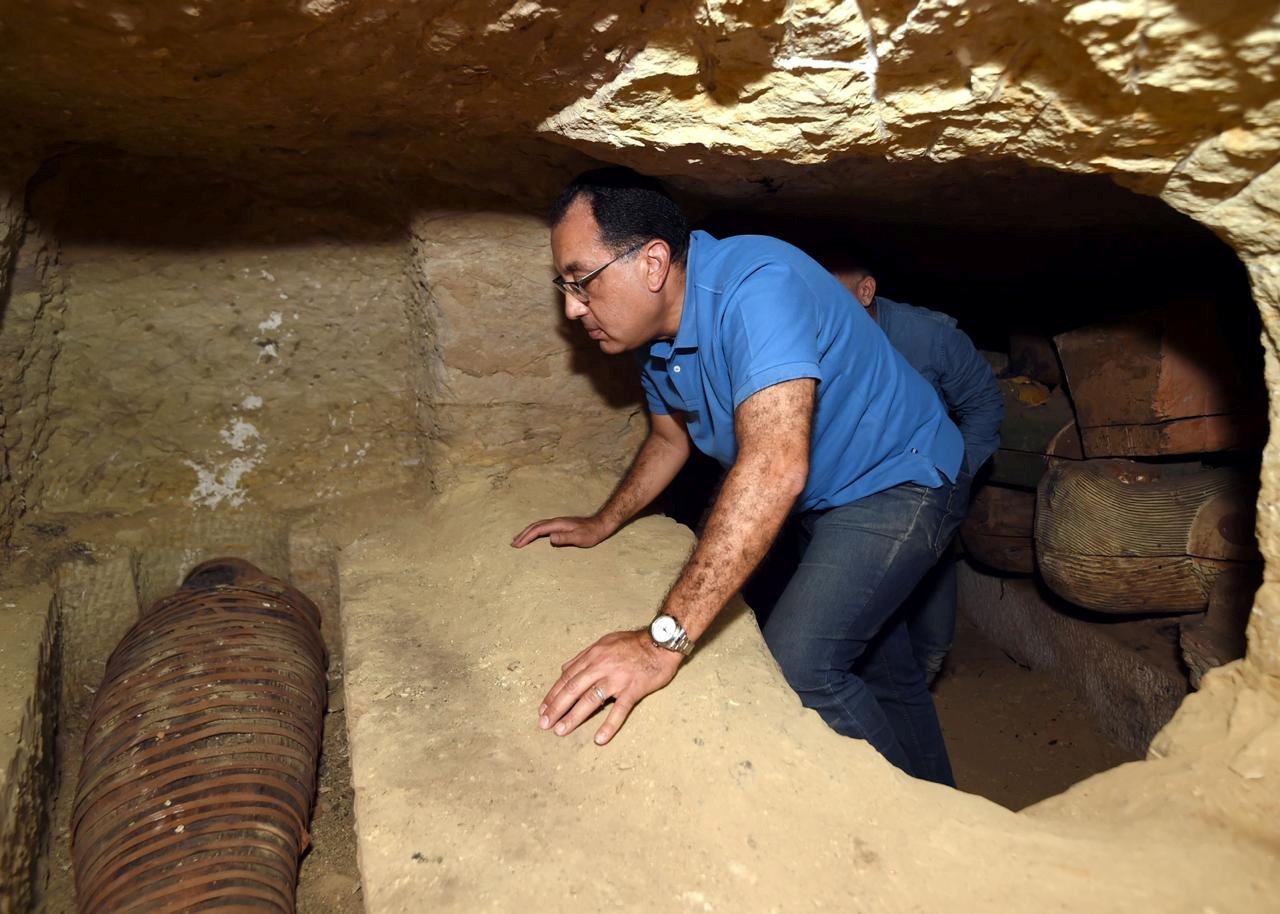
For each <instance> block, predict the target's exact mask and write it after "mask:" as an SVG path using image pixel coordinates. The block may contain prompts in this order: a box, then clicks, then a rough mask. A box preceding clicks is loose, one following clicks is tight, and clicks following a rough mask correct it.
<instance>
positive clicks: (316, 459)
mask: <svg viewBox="0 0 1280 914" xmlns="http://www.w3.org/2000/svg"><path fill="white" fill-rule="evenodd" d="M55 195H56V196H57V197H60V198H61V200H56V199H53V198H54V197H55ZM48 196H49V202H45V201H44V200H43V199H42V201H40V202H38V203H37V208H38V209H41V208H44V209H50V210H52V213H51V214H50V218H54V219H56V221H57V231H58V234H59V237H60V238H61V239H62V269H63V272H64V275H65V277H66V290H65V294H64V297H65V313H66V321H65V327H64V328H63V330H62V332H61V333H60V334H59V342H60V350H61V351H60V353H59V354H58V357H57V360H56V364H55V366H54V368H53V371H52V374H51V377H50V379H49V391H48V396H49V397H50V399H51V409H52V410H53V411H54V412H55V413H56V414H57V417H58V419H57V422H56V424H55V425H54V427H53V428H52V430H51V431H52V433H51V435H50V437H49V442H48V448H47V451H46V452H45V453H44V454H43V455H42V458H41V459H42V462H43V465H44V466H43V471H42V473H41V474H40V477H39V480H38V482H39V493H38V498H39V500H40V502H41V503H42V505H43V507H44V509H45V510H46V511H62V512H89V511H102V510H111V511H116V512H128V511H130V510H138V509H140V508H144V507H149V506H152V505H156V504H164V503H186V504H189V505H191V506H194V507H197V508H223V509H226V508H237V507H241V506H246V505H249V504H256V505H258V506H260V507H264V508H267V509H274V510H279V509H281V508H288V507H293V506H300V505H308V504H315V503H317V502H319V501H322V500H324V499H327V498H332V497H335V496H340V495H345V494H351V493H353V492H359V491H368V490H370V489H377V488H384V487H387V486H391V485H395V484H397V483H400V482H403V481H405V480H406V479H408V478H409V476H410V474H411V473H414V472H416V470H415V468H416V467H418V466H419V465H420V463H421V443H420V434H419V428H418V425H417V420H416V417H415V415H414V411H413V403H414V394H413V391H412V389H411V387H410V380H409V379H410V372H411V365H412V361H413V360H412V355H411V352H410V350H409V346H408V344H407V342H406V340H407V337H408V328H409V317H408V298H409V282H408V278H407V269H408V262H409V261H408V248H407V245H406V243H405V240H404V239H403V237H396V236H395V235H394V234H391V235H390V236H389V237H388V235H387V233H386V230H385V229H384V228H382V227H381V226H378V225H376V224H373V225H371V224H369V223H368V222H363V221H361V219H360V217H359V215H357V214H351V213H349V212H348V213H340V214H333V213H329V212H328V211H326V210H325V209H323V208H321V207H316V208H312V209H300V208H295V207H292V206H289V205H286V204H278V203H275V202H274V201H270V200H261V199H260V198H257V197H256V196H255V195H251V194H246V193H245V192H243V190H242V189H241V188H240V187H239V186H237V185H236V184H234V183H226V184H222V185H215V186H213V187H208V186H200V187H196V186H193V185H192V184H190V183H185V182H184V181H183V180H182V179H181V178H172V179H168V178H167V177H166V176H164V175H158V174H143V173H140V172H137V171H131V170H129V169H128V168H124V169H121V170H120V171H118V172H116V173H114V174H111V175H110V176H109V177H108V178H107V179H105V180H104V179H102V178H101V177H100V176H98V175H97V174H94V173H92V172H91V173H89V174H85V173H84V172H83V171H77V170H76V169H75V168H74V167H70V168H68V169H67V170H66V171H65V172H64V173H63V174H60V175H59V176H58V177H56V178H54V179H53V190H52V191H50V193H49V195H48ZM68 198H69V199H72V200H74V201H76V203H75V205H74V206H72V205H68V204H66V203H64V202H62V201H65V200H66V199H68ZM173 199H182V200H183V201H184V206H183V207H182V209H180V210H175V209H174V208H173V207H172V205H171V202H170V201H172V200H173Z"/></svg>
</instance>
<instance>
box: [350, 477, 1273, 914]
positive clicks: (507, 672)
mask: <svg viewBox="0 0 1280 914" xmlns="http://www.w3.org/2000/svg"><path fill="white" fill-rule="evenodd" d="M610 482H611V480H609V479H608V478H606V477H594V478H592V477H588V478H582V477H578V476H567V475H563V474H555V473H549V472H547V471H545V470H542V471H539V472H534V471H531V470H528V469H525V470H521V471H518V472H516V473H513V474H511V476H510V477H509V478H508V479H507V480H506V481H505V482H496V483H495V481H494V480H492V479H480V480H477V481H472V482H462V483H459V484H458V485H456V486H454V487H453V488H452V489H451V490H450V491H449V492H448V493H447V494H445V495H443V496H442V497H440V498H439V499H438V500H437V501H435V502H434V503H433V504H432V505H431V506H430V507H429V508H428V509H427V510H426V512H425V516H424V515H423V513H422V512H421V511H420V510H418V509H416V508H409V509H408V510H406V511H405V512H404V515H403V516H402V517H401V518H397V519H393V520H390V521H389V522H388V523H386V524H385V525H383V526H382V527H381V528H379V529H377V530H375V531H374V532H372V533H370V534H369V535H368V536H366V537H364V538H363V539H361V540H360V541H358V542H357V543H356V544H354V545H353V546H352V547H350V548H348V549H347V550H345V551H344V552H343V554H342V556H341V559H340V563H341V569H342V577H341V582H342V591H343V597H344V613H343V627H344V647H345V652H346V663H347V685H346V695H347V714H348V726H349V731H350V737H351V756H352V771H353V778H354V783H355V788H356V817H357V834H358V840H359V854H360V865H361V872H362V875H363V880H364V890H365V901H366V906H367V910H368V911H369V912H370V914H389V912H416V911H422V910H432V911H478V910H484V911H534V912H540V911H560V910H565V909H566V908H572V909H574V910H583V911H596V910H606V909H608V910H635V911H655V910H657V911H743V912H755V911H760V912H765V911H783V910H794V909H795V908H796V907H797V904H798V898H800V897H803V903H802V906H803V907H805V908H809V907H813V908H816V909H821V908H831V909H836V910H869V911H906V910H927V911H934V910H938V911H940V910H959V911H967V910H1001V911H1033V910H1034V911H1040V910H1047V909H1052V910H1056V911H1080V912H1086V911H1087V912H1096V911H1117V912H1120V911H1125V912H1129V911H1133V910H1135V909H1150V910H1161V911H1180V912H1181V911H1185V912H1193V911H1194V912H1202V911H1204V910H1206V909H1210V908H1212V909H1215V910H1223V911H1225V910H1239V911H1253V910H1257V911H1261V910H1265V909H1266V907H1267V906H1268V905H1269V904H1270V903H1271V901H1272V899H1273V898H1274V886H1275V885H1276V884H1277V882H1276V881H1277V879H1280V861H1277V859H1276V857H1275V854H1274V842H1275V841H1276V839H1277V837H1280V832H1278V831H1277V825H1276V823H1277V821H1280V819H1277V817H1276V813H1277V811H1280V810H1277V798H1276V795H1275V791H1274V789H1273V781H1274V780H1275V778H1277V777H1280V755H1277V754H1276V753H1275V752H1274V751H1272V749H1273V747H1274V745H1275V739H1276V736H1277V734H1280V722H1277V720H1276V719H1275V702H1274V700H1270V701H1271V703H1270V704H1265V703H1260V702H1263V700H1262V699H1260V698H1258V697H1257V696H1256V695H1254V694H1253V693H1249V692H1242V690H1241V689H1240V688H1239V676H1240V674H1239V672H1238V671H1230V672H1223V671H1218V672H1215V673H1213V674H1211V675H1210V677H1209V678H1210V680H1211V681H1212V682H1213V685H1214V688H1213V689H1212V690H1211V692H1212V697H1211V698H1210V699H1209V700H1211V701H1214V702H1216V705H1215V707H1216V708H1217V709H1219V711H1220V713H1221V714H1222V715H1223V716H1222V717H1221V718H1220V719H1214V718H1212V715H1210V716H1211V721H1210V722H1207V725H1208V726H1211V727H1213V728H1214V735H1215V736H1217V737H1218V738H1217V739H1216V740H1215V743H1214V745H1213V746H1212V749H1211V750H1210V751H1211V754H1212V757H1213V759H1215V760H1216V759H1223V760H1230V764H1231V765H1232V766H1234V767H1233V768H1232V769H1231V772H1230V773H1229V774H1228V775H1227V777H1226V778H1225V779H1224V778H1220V777H1219V778H1217V779H1216V780H1209V781H1208V782H1207V783H1206V775H1207V774H1208V773H1209V772H1210V771H1212V770H1214V769H1212V768H1211V765H1210V763H1207V762H1206V756H1204V755H1202V754H1200V753H1199V752H1198V751H1197V750H1196V749H1195V748H1194V747H1195V746H1197V745H1198V742H1197V740H1196V739H1195V735H1191V738H1190V740H1189V745H1190V747H1191V748H1187V747H1186V746H1181V745H1180V741H1181V740H1183V739H1186V738H1187V735H1188V734H1187V731H1186V728H1181V729H1175V730H1173V731H1170V733H1169V734H1168V737H1167V745H1166V744H1163V743H1162V744H1161V745H1162V749H1161V755H1162V756H1163V757H1162V758H1161V760H1160V761H1158V762H1151V763H1145V764H1140V765H1127V766H1123V767H1121V768H1119V769H1116V770H1113V771H1111V772H1107V773H1104V774H1102V775H1099V776H1096V777H1094V778H1091V779H1090V780H1089V781H1087V782H1085V784H1082V785H1080V786H1079V787H1077V788H1075V791H1073V792H1074V793H1077V794H1078V795H1080V797H1081V800H1080V802H1079V803H1078V804H1072V803H1070V802H1062V803H1057V804H1056V805H1054V804H1053V803H1052V802H1051V803H1050V804H1041V805H1040V806H1038V807H1036V808H1034V811H1033V813H1032V814H1031V816H1029V817H1026V816H1023V817H1019V816H1015V815H1012V814H1010V813H1009V812H1008V811H1006V810H1004V809H1002V808H1000V807H998V806H996V805H994V804H992V803H989V802H987V801H985V800H982V799H980V798H978V797H974V796H969V795H965V794H960V793H955V792H953V791H949V790H946V789H945V788H940V787H938V786H936V785H933V784H927V783H924V782H920V781H915V780H912V779H910V778H907V777H905V776H903V775H901V774H900V773H898V772H897V771H896V770H894V769H892V768H891V767H890V766H889V765H888V764H887V763H886V762H884V760H883V759H881V758H880V757H879V756H877V755H876V754H875V752H874V751H873V750H872V749H870V747H869V746H868V745H867V744H866V743H864V742H861V741H857V740H849V739H845V738H842V737H840V736H837V735H836V734H834V733H832V732H831V731H830V730H829V729H827V727H826V726H825V724H823V723H822V722H821V720H820V719H819V718H818V717H817V715H816V714H814V713H812V712H808V711H805V710H803V709H802V708H801V707H800V705H799V702H798V701H797V699H796V698H795V695H794V693H792V692H791V690H790V689H789V688H788V687H787V685H786V683H785V682H784V681H783V679H782V676H781V674H780V672H779V671H778V669H777V667H776V665H775V664H774V663H773V660H772V658H771V657H770V656H769V654H768V651H767V649H766V648H765V646H764V643H763V640H762V639H761V637H760V633H759V630H758V629H757V628H756V626H755V624H754V621H753V618H752V616H751V614H750V613H749V612H748V611H747V610H746V609H745V608H744V607H743V606H742V604H741V603H737V604H735V605H734V606H732V607H730V608H729V609H728V610H726V617H725V619H724V620H723V624H722V625H720V626H718V628H717V630H716V631H715V633H714V634H713V635H711V636H710V637H707V638H704V639H703V641H702V644H701V645H700V647H699V650H698V652H697V653H696V654H695V655H694V657H693V658H692V659H691V661H690V662H689V663H687V664H686V665H685V666H684V667H683V668H682V670H681V671H680V673H679V675H677V677H676V679H675V681H674V682H673V683H672V684H671V685H670V686H668V687H667V688H666V689H664V690H662V691H661V692H658V693H656V694H655V695H653V696H651V697H650V698H648V699H646V700H645V701H644V702H642V703H641V705H640V706H639V707H638V708H637V709H636V710H635V711H634V712H633V713H632V715H631V718H630V719H629V721H628V723H627V725H626V726H625V727H624V728H623V729H622V730H621V732H620V733H619V734H618V736H617V737H615V739H614V740H613V742H612V743H610V745H608V746H607V747H597V746H595V745H594V744H593V743H592V742H591V733H592V732H593V731H594V726H595V723H596V722H595V721H590V722H588V723H587V724H586V725H584V727H582V728H580V729H579V730H578V731H576V732H575V733H573V734H570V735H569V736H567V737H565V738H563V739H561V738H557V737H555V736H553V735H551V734H550V733H547V732H543V731H540V730H538V729H537V728H536V726H535V715H536V709H537V705H538V701H539V700H540V699H541V697H542V695H543V694H544V692H545V690H546V688H547V687H548V686H549V685H550V684H551V682H552V681H554V678H555V676H556V675H557V672H558V670H559V665H560V664H561V663H562V662H563V661H565V660H567V659H569V657H571V656H572V654H573V653H574V652H575V651H577V650H578V649H580V648H582V647H584V646H586V645H587V644H589V643H590V642H591V641H592V640H594V639H595V638H596V637H598V636H599V635H601V634H603V633H604V632H606V631H609V630H612V629H618V628H624V627H634V626H637V625H639V624H643V622H644V621H645V620H646V619H647V618H648V615H649V613H650V612H651V610H652V607H653V606H654V605H656V604H657V603H658V602H659V601H660V600H661V598H662V594H663V593H664V592H665V589H666V587H667V585H668V583H669V581H670V579H671V576H672V575H673V574H674V573H675V571H676V570H677V569H678V567H679V566H680V564H681V562H682V561H683V559H684V557H685V554H686V552H687V550H688V549H689V548H690V546H691V545H692V538H691V536H690V534H689V532H688V531H687V530H686V529H684V528H682V527H679V526H677V525H676V524H674V523H672V522H671V521H669V520H666V519H663V518H648V519H645V520H642V521H640V522H638V523H636V524H634V525H631V526H629V527H627V528H625V529H624V530H623V531H621V532H620V533H619V534H618V535H617V536H615V537H614V538H613V539H611V540H609V541H607V542H606V543H604V544H602V545H601V546H598V547H597V548H595V549H593V550H577V549H555V548H552V547H550V546H548V545H547V544H546V543H545V542H540V543H537V544H534V545H531V546H529V547H526V548H525V549H523V550H519V551H517V550H514V549H512V548H511V547H510V545H509V540H510V537H511V535H512V533H513V532H514V531H515V530H517V529H519V528H520V527H521V526H523V524H524V523H526V522H527V521H528V520H529V519H531V518H535V517H539V516H546V515H548V514H551V513H558V512H563V511H571V512H572V511H581V510H585V509H589V508H590V506H591V505H592V504H593V503H594V502H595V500H597V499H599V498H601V497H603V495H604V494H606V493H607V491H608V485H609V483H610ZM407 507H408V506H407ZM388 631H395V632H396V633H397V634H396V637H395V638H388V637H387V632H388ZM1200 698H1201V696H1197V699H1200ZM1232 703H1234V705H1235V708H1236V710H1234V711H1232V712H1231V714H1230V718H1231V723H1230V724H1228V722H1227V715H1226V710H1225V709H1226V708H1228V707H1230V706H1231V704H1232ZM1246 705H1247V706H1249V707H1248V709H1246V708H1245V706H1246ZM1206 707H1207V703H1206V702H1201V703H1199V704H1197V706H1196V708H1197V710H1201V711H1202V710H1203V709H1205V708H1206ZM1246 710H1247V716H1245V714H1246ZM1144 768H1147V769H1148V773H1147V774H1145V775H1144V773H1143V770H1142V769H1144ZM1237 769H1238V770H1237ZM1067 796H1068V797H1070V796H1071V794H1068V795H1067ZM1117 808H1120V809H1123V810H1124V814H1123V816H1122V817H1120V818H1119V819H1117V818H1116V817H1115V810H1116V809H1117ZM1170 860H1177V861H1178V865H1177V866H1174V867H1170V866H1169V865H1168V862H1169V861H1170ZM655 873H660V874H662V875H661V878H660V879H656V880H655V878H654V874H655Z"/></svg>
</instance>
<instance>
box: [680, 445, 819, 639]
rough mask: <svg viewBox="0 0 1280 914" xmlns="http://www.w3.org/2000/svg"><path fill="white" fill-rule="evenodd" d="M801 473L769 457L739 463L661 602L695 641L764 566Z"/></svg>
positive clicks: (785, 515)
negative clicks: (691, 550) (760, 566)
mask: <svg viewBox="0 0 1280 914" xmlns="http://www.w3.org/2000/svg"><path fill="white" fill-rule="evenodd" d="M803 479H804V477H803V468H800V470H799V476H798V477H797V468H795V467H794V466H791V465H788V464H786V462H785V461H784V460H780V459H779V458H777V457H773V456H769V455H764V454H761V455H757V456H756V457H755V458H746V459H742V458H740V459H739V460H738V462H737V463H735V464H734V465H733V468H732V469H731V470H730V471H729V474H728V476H727V477H726V478H725V481H724V485H723V486H722V487H721V489H720V495H719V496H718V497H717V498H716V503H715V506H714V507H713V508H712V511H711V517H710V519H709V520H708V521H707V526H706V529H705V530H704V532H703V535H702V539H701V540H700V541H699V542H698V546H697V548H696V549H695V550H694V552H693V556H692V557H691V558H690V559H689V561H688V563H687V564H686V565H685V567H684V570H683V572H681V574H680V577H679V578H678V579H677V580H676V583H675V585H674V586H673V587H672V588H671V592H670V593H669V594H668V595H667V598H666V600H665V601H664V603H663V611H664V612H668V613H670V614H671V615H673V616H675V617H676V618H678V619H679V620H680V622H681V624H682V625H683V626H684V628H685V631H687V632H688V633H689V637H690V638H691V639H692V640H694V641H697V640H698V639H699V638H701V637H702V635H703V633H704V632H705V631H706V630H707V628H708V627H710V625H711V622H712V621H713V620H714V619H715V617H716V615H717V614H718V613H719V612H720V610H721V609H723V608H724V605H725V604H726V603H728V602H729V599H730V598H731V597H732V596H733V595H734V594H735V593H737V592H738V591H739V590H740V589H741V588H742V585H743V584H744V583H745V582H746V580H747V577H748V576H749V575H750V574H751V572H753V571H754V570H755V569H756V567H757V566H758V565H759V564H760V562H761V561H763V559H764V556H765V554H766V553H767V552H768V551H769V547H770V546H771V545H773V541H774V540H775V539H777V536H778V531H779V530H781V529H782V525H783V523H784V522H785V521H786V519H787V515H788V514H789V513H790V511H791V506H792V505H793V504H794V503H795V500H796V498H797V496H798V495H799V492H800V489H801V488H803Z"/></svg>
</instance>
